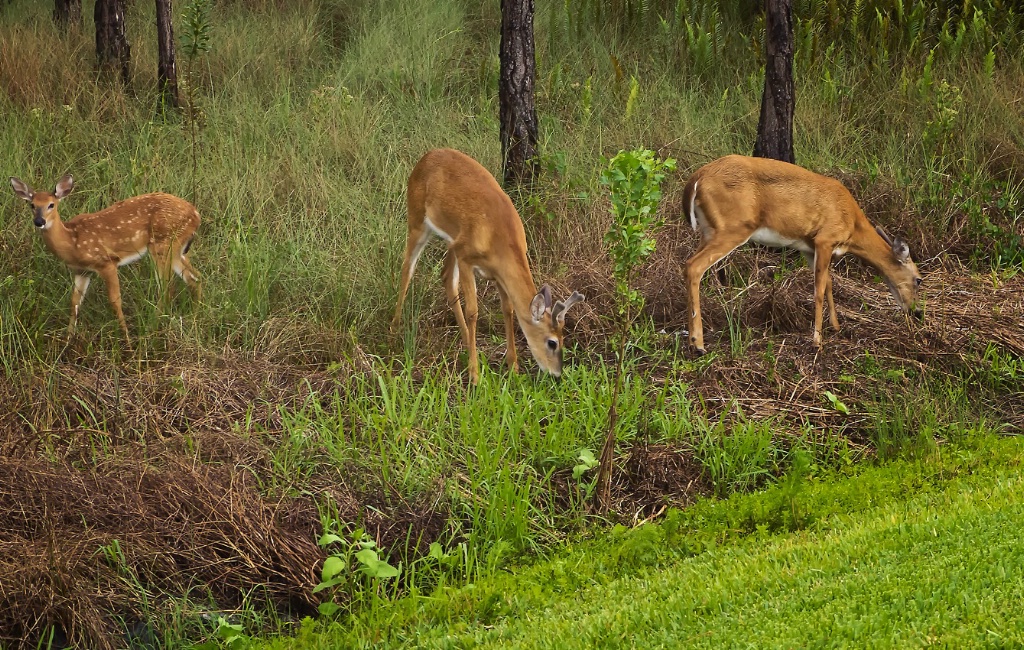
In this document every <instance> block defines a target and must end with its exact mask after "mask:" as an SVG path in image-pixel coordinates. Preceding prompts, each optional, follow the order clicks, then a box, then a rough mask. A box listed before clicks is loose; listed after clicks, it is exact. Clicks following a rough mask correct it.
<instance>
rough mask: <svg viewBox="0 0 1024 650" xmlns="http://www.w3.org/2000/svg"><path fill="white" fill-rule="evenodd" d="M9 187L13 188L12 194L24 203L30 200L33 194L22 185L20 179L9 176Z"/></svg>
mask: <svg viewBox="0 0 1024 650" xmlns="http://www.w3.org/2000/svg"><path fill="white" fill-rule="evenodd" d="M11 187H12V188H14V193H15V194H16V195H17V197H18V198H19V199H22V200H25V201H31V200H32V195H33V194H34V192H33V191H32V188H31V187H29V186H28V185H26V184H25V183H23V182H22V180H21V179H20V178H15V177H13V176H11Z"/></svg>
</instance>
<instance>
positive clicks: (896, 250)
mask: <svg viewBox="0 0 1024 650" xmlns="http://www.w3.org/2000/svg"><path fill="white" fill-rule="evenodd" d="M892 254H893V255H895V256H896V259H898V260H899V261H900V262H906V261H907V260H908V259H910V246H907V242H905V241H903V240H902V239H900V238H899V237H897V238H896V239H894V240H893V242H892Z"/></svg>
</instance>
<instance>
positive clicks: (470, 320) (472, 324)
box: [457, 260, 480, 384]
mask: <svg viewBox="0 0 1024 650" xmlns="http://www.w3.org/2000/svg"><path fill="white" fill-rule="evenodd" d="M457 268H458V270H459V283H460V284H461V285H462V293H463V294H465V296H466V310H465V311H466V348H467V349H468V350H469V381H470V383H472V384H477V383H479V382H480V360H479V359H477V356H476V321H477V316H478V309H477V301H476V278H474V277H473V266H472V265H470V264H467V263H465V262H463V261H461V260H459V261H458V267H457Z"/></svg>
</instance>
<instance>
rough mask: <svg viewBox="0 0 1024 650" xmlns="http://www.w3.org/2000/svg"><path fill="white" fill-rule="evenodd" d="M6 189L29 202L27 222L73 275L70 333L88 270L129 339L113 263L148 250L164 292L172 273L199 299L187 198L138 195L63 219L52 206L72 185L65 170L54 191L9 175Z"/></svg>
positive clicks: (195, 216)
mask: <svg viewBox="0 0 1024 650" xmlns="http://www.w3.org/2000/svg"><path fill="white" fill-rule="evenodd" d="M11 187H13V188H14V193H15V194H16V195H17V196H18V197H19V198H22V199H24V200H25V201H28V202H29V203H30V204H31V210H32V214H33V219H32V223H33V224H34V225H35V227H36V228H38V229H39V231H40V233H41V234H42V236H43V241H44V242H45V243H46V247H47V248H49V249H50V252H51V253H53V254H54V255H56V256H57V257H58V258H60V259H61V260H62V261H63V262H64V263H65V264H67V265H68V267H70V269H71V272H72V273H73V274H74V276H75V277H74V282H75V286H74V290H73V291H72V293H71V323H70V325H69V326H68V329H69V330H70V332H72V333H73V332H74V331H75V325H76V323H77V322H78V307H79V305H80V304H81V302H82V298H84V297H85V292H86V291H87V290H88V289H89V281H90V280H91V279H92V276H91V275H90V273H97V274H99V276H100V277H102V278H103V281H104V282H105V283H106V285H107V296H108V297H109V299H110V304H111V306H112V307H113V308H114V313H115V314H117V320H118V321H119V322H120V324H121V330H122V331H123V332H124V336H125V339H126V340H128V341H129V343H130V341H131V339H130V337H129V336H128V324H127V323H126V322H125V319H124V312H123V311H121V285H120V282H119V281H118V277H117V267H119V266H124V265H125V264H131V263H132V262H134V261H136V260H138V259H140V258H142V257H143V256H144V255H145V254H146V253H147V252H149V253H151V254H152V255H153V259H154V260H155V261H156V269H157V275H158V276H159V278H160V281H161V284H162V285H163V286H164V287H165V289H168V290H169V284H170V282H169V280H170V275H171V271H173V272H174V273H176V274H178V275H179V276H180V277H181V278H182V279H183V280H184V281H185V282H186V283H187V284H188V286H189V287H190V288H191V289H192V290H193V291H194V292H195V295H196V298H197V299H198V298H199V296H200V286H199V275H198V274H197V273H196V271H195V269H193V268H192V265H191V264H190V263H189V261H188V257H187V253H188V249H189V246H190V245H191V243H192V237H193V236H194V235H195V232H196V228H198V227H199V212H198V211H196V209H195V207H194V206H193V205H192V204H191V203H189V202H188V201H185V200H184V199H179V198H178V197H176V196H172V195H170V194H162V193H156V194H143V195H141V196H136V197H134V198H131V199H127V200H125V201H120V202H118V203H115V204H114V205H112V206H110V207H108V208H105V209H103V210H100V211H99V212H92V213H88V214H80V215H78V216H76V217H74V218H72V219H70V220H69V221H67V222H64V221H62V220H61V218H60V215H59V214H58V213H57V205H58V203H60V200H61V199H63V198H64V197H65V196H67V195H68V194H70V193H71V190H72V188H73V187H74V180H73V179H72V178H71V175H70V174H69V175H66V176H64V177H62V178H61V179H60V180H59V181H57V187H56V189H55V190H54V192H53V194H50V193H48V192H42V191H40V192H35V191H33V190H32V188H31V187H29V186H28V185H27V184H25V183H23V182H22V181H21V180H19V179H17V178H11Z"/></svg>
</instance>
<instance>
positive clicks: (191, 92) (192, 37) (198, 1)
mask: <svg viewBox="0 0 1024 650" xmlns="http://www.w3.org/2000/svg"><path fill="white" fill-rule="evenodd" d="M211 4H212V0H190V2H189V3H188V4H187V5H185V11H184V14H183V15H182V19H183V21H184V23H185V29H184V30H183V31H182V34H181V47H182V50H184V52H185V61H186V65H187V67H186V70H185V84H186V90H187V92H186V94H185V97H186V104H187V106H186V114H187V116H188V124H189V135H190V136H191V141H192V202H193V203H196V178H197V175H198V168H199V153H198V149H197V147H198V136H199V134H198V130H197V126H198V121H199V106H198V105H197V103H196V91H195V88H196V80H197V77H198V74H197V73H196V60H197V59H198V58H199V57H200V56H201V55H203V54H205V53H206V52H209V51H210V6H211Z"/></svg>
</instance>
